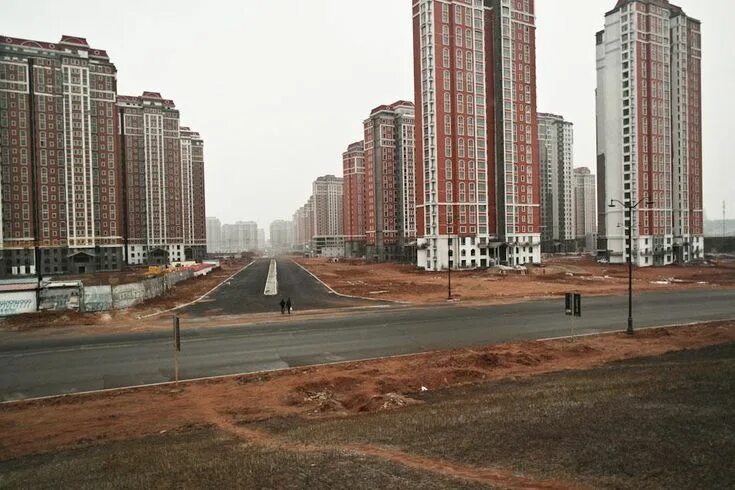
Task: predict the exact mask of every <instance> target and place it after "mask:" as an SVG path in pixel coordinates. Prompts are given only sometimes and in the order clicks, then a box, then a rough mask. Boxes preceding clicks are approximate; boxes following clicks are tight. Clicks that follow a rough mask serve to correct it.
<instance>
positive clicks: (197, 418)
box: [0, 322, 735, 481]
mask: <svg viewBox="0 0 735 490" xmlns="http://www.w3.org/2000/svg"><path fill="white" fill-rule="evenodd" d="M733 341H735V322H717V323H712V324H707V325H700V326H685V327H677V328H669V329H655V330H645V331H640V332H638V333H637V334H636V335H635V336H634V337H629V336H626V335H624V334H610V335H601V336H594V337H584V338H579V339H577V340H576V341H574V342H570V341H568V340H556V341H545V342H525V343H512V344H505V345H497V346H490V347H484V348H476V349H461V350H454V351H449V352H439V353H429V354H422V355H412V356H405V357H397V358H389V359H381V360H375V361H367V362H351V363H343V364H338V365H328V366H315V367H309V368H302V369H291V370H284V371H277V372H271V373H261V374H257V373H256V374H251V375H243V376H234V377H226V378H218V379H212V380H208V381H198V382H189V383H181V384H180V385H179V387H178V388H175V387H174V386H172V385H161V386H154V387H147V388H140V389H128V390H116V391H111V392H104V393H95V394H88V395H78V396H65V397H56V398H51V399H46V400H35V401H26V402H17V403H8V404H3V405H0V433H2V438H0V460H6V459H11V458H17V457H20V456H24V455H31V454H36V453H44V452H49V451H57V450H60V449H63V448H73V447H77V446H80V445H81V446H84V445H89V444H99V443H103V442H109V441H119V440H127V439H131V438H138V437H143V436H147V435H155V434H159V433H161V432H164V431H177V430H182V429H191V428H201V427H205V426H206V427H209V426H212V425H214V426H217V427H220V428H221V429H228V428H229V429H231V430H234V429H233V428H238V429H237V430H236V431H235V432H236V433H237V434H239V436H242V435H243V433H242V431H240V429H241V428H242V427H243V424H251V423H255V422H263V421H266V420H268V419H272V418H282V417H295V418H297V419H300V420H315V419H322V418H333V417H338V418H339V417H350V416H355V415H357V414H362V413H371V412H382V411H386V410H393V409H398V408H403V407H408V406H412V405H416V404H421V403H423V402H422V401H421V400H420V395H421V393H422V392H424V391H425V390H428V391H429V392H433V391H436V390H440V389H444V388H447V387H451V386H457V385H462V384H466V383H477V382H486V381H489V380H497V379H503V378H514V379H518V378H525V377H528V376H532V375H537V374H540V373H548V372H558V371H562V370H578V369H587V368H592V367H595V366H600V365H602V364H604V363H608V362H611V361H616V360H621V359H630V358H633V357H639V356H649V355H659V354H663V353H666V352H671V351H678V350H683V349H696V348H702V347H706V346H711V345H717V344H722V343H727V342H733ZM243 430H245V429H243ZM247 430H251V429H247ZM256 432H257V431H256ZM364 453H365V451H363V454H364ZM373 455H375V454H373ZM417 464H418V463H417ZM478 481H479V480H478Z"/></svg>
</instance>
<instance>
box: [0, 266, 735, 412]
mask: <svg viewBox="0 0 735 490" xmlns="http://www.w3.org/2000/svg"><path fill="white" fill-rule="evenodd" d="M267 266H268V263H267V262H266V267H267ZM261 294H262V290H261ZM626 305H627V301H626V298H625V297H605V298H589V299H587V298H585V299H584V300H583V314H584V317H583V318H582V319H578V320H577V321H576V327H577V329H576V332H577V333H597V332H605V331H613V330H621V329H624V328H625V325H626V318H627V306H626ZM635 315H636V326H638V327H644V326H657V325H664V324H674V323H689V322H698V321H711V320H723V319H733V318H735V290H729V291H728V290H723V291H691V292H676V293H668V294H667V293H663V294H662V293H652V294H644V295H640V296H638V297H636V313H635ZM569 326H570V322H569V319H568V318H567V317H565V316H564V314H563V300H553V301H536V302H530V303H524V304H515V305H503V306H487V307H460V306H446V307H430V308H414V307H395V308H389V309H375V310H371V311H360V312H356V313H354V314H353V315H352V316H349V317H346V318H329V317H324V318H318V319H311V320H299V319H298V318H294V319H293V321H290V322H286V323H280V324H270V325H269V324H261V325H247V326H231V327H217V328H201V329H187V328H186V327H185V326H184V329H183V334H182V335H183V340H182V353H181V377H182V379H193V378H200V377H205V376H215V375H225V374H236V373H245V372H253V371H261V370H270V369H279V368H288V367H294V366H305V365H310V364H319V363H328V362H336V361H347V360H358V359H366V358H372V357H381V356H390V355H397V354H408V353H418V352H424V351H429V350H437V349H450V348H456V347H467V346H473V345H485V344H492V343H498V342H507V341H515V340H530V339H542V338H548V337H556V336H563V335H568V334H569ZM4 338H5V339H6V340H5V341H4V342H3V344H2V345H0V400H3V401H7V400H17V399H24V398H31V397H39V396H46V395H57V394H64V393H74V392H80V391H88V390H97V389H103V388H119V387H125V386H134V385H140V384H150V383H160V382H166V381H170V380H171V379H172V377H173V363H172V348H171V335H170V333H169V332H148V333H136V334H123V335H110V336H90V337H75V338H68V337H64V338H56V339H53V338H44V339H34V340H27V339H25V340H21V338H20V337H19V339H18V340H17V341H13V340H11V339H9V338H8V337H7V336H5V337H4Z"/></svg>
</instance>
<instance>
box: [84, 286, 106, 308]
mask: <svg viewBox="0 0 735 490" xmlns="http://www.w3.org/2000/svg"><path fill="white" fill-rule="evenodd" d="M83 304H84V311H108V310H111V309H112V286H87V287H85V288H84V298H83Z"/></svg>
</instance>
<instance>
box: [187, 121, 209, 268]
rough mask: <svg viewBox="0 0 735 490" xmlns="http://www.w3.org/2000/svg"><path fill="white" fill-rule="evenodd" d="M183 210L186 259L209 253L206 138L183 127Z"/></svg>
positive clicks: (204, 255)
mask: <svg viewBox="0 0 735 490" xmlns="http://www.w3.org/2000/svg"><path fill="white" fill-rule="evenodd" d="M181 197H182V202H181V206H182V208H181V214H182V223H183V228H184V252H185V253H184V254H185V256H186V260H196V261H198V262H201V261H202V260H204V259H205V258H206V257H207V218H206V206H205V199H204V141H203V140H202V138H201V136H200V135H199V133H197V132H196V131H192V130H191V129H189V128H186V127H182V128H181Z"/></svg>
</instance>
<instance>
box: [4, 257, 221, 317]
mask: <svg viewBox="0 0 735 490" xmlns="http://www.w3.org/2000/svg"><path fill="white" fill-rule="evenodd" d="M217 266H218V264H213V266H212V267H211V268H207V269H202V270H199V271H196V272H194V271H193V270H191V269H186V270H180V271H175V272H171V273H168V274H166V275H165V276H163V277H156V278H153V279H146V280H144V281H141V282H136V283H132V284H121V285H118V286H109V285H106V286H87V287H84V286H82V285H74V284H64V285H63V286H60V287H45V288H41V290H40V291H39V292H38V296H39V301H38V304H36V303H37V300H36V291H35V290H31V291H0V317H2V316H10V315H18V314H21V313H33V312H35V311H63V310H79V311H85V312H93V311H109V310H113V309H114V310H122V309H125V308H130V307H132V306H135V305H137V304H140V303H142V302H144V301H147V300H149V299H153V298H157V297H159V296H162V295H163V294H164V293H165V292H166V291H168V290H169V289H170V288H172V287H173V286H175V285H176V284H178V283H180V282H182V281H186V280H189V279H192V278H193V277H195V276H200V275H205V274H207V273H209V272H211V270H212V269H213V268H215V267H217ZM58 284H59V283H57V285H58Z"/></svg>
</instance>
